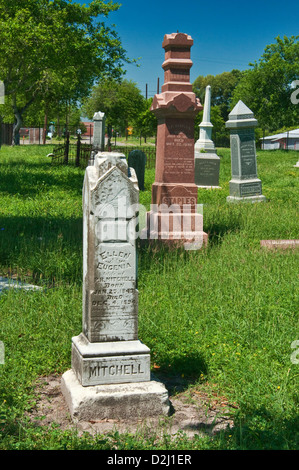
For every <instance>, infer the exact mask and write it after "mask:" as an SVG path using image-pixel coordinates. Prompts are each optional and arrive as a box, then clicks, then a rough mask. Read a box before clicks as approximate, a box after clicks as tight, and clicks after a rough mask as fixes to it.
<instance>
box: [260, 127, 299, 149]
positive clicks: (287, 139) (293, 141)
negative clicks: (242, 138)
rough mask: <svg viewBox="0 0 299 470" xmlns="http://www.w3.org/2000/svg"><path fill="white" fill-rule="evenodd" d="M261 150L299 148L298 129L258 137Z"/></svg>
mask: <svg viewBox="0 0 299 470" xmlns="http://www.w3.org/2000/svg"><path fill="white" fill-rule="evenodd" d="M260 141H261V148H262V149H263V150H275V149H284V150H286V149H288V150H299V129H295V130H293V131H287V132H283V133H281V134H275V135H268V136H267V137H263V138H261V139H260Z"/></svg>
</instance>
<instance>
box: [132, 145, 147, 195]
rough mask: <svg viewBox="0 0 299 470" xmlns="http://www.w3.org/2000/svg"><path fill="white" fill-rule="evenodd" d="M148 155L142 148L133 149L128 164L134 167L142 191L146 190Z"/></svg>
mask: <svg viewBox="0 0 299 470" xmlns="http://www.w3.org/2000/svg"><path fill="white" fill-rule="evenodd" d="M145 164H146V155H145V153H144V152H142V150H140V149H136V150H132V151H131V152H130V153H129V155H128V166H129V168H134V170H135V172H136V176H137V180H138V186H139V189H140V191H144V174H145Z"/></svg>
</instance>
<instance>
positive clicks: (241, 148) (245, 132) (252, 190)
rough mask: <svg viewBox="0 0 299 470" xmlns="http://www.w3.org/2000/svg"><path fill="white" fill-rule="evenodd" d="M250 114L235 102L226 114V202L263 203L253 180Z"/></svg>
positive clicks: (254, 166) (256, 180) (253, 123)
mask: <svg viewBox="0 0 299 470" xmlns="http://www.w3.org/2000/svg"><path fill="white" fill-rule="evenodd" d="M256 126H257V120H256V119H255V118H254V115H253V112H252V111H251V110H250V109H249V108H248V107H247V106H246V105H245V104H244V103H243V102H242V101H239V102H238V103H237V104H236V106H235V107H234V109H233V110H232V111H231V112H230V114H229V120H228V121H227V122H226V127H227V128H228V129H229V130H230V146H231V169H232V179H231V180H230V182H229V192H230V194H229V196H228V197H227V198H226V200H227V202H265V201H266V197H265V196H263V195H262V182H261V180H260V179H259V178H258V177H257V162H256V146H255V135H254V128H255V127H256Z"/></svg>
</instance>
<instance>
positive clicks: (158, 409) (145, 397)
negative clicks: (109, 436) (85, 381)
mask: <svg viewBox="0 0 299 470" xmlns="http://www.w3.org/2000/svg"><path fill="white" fill-rule="evenodd" d="M61 388H62V392H63V395H64V397H65V399H66V402H67V404H68V407H69V410H70V413H71V415H72V417H73V419H74V420H78V421H81V420H96V419H131V418H143V419H145V418H147V417H154V416H159V415H164V416H167V415H168V414H169V410H170V403H169V398H168V392H167V390H166V388H165V386H164V385H163V384H161V383H160V382H157V381H154V380H151V381H148V382H139V383H127V384H110V385H97V386H93V387H82V385H81V384H80V382H79V381H78V379H77V377H76V376H75V374H74V372H73V371H72V370H69V371H67V372H65V373H64V374H63V376H62V382H61Z"/></svg>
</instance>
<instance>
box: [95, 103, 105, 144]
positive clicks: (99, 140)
mask: <svg viewBox="0 0 299 470" xmlns="http://www.w3.org/2000/svg"><path fill="white" fill-rule="evenodd" d="M105 121H106V117H105V113H102V112H101V111H98V112H97V113H94V115H93V148H94V149H96V150H100V151H101V152H103V150H104V148H105Z"/></svg>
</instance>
